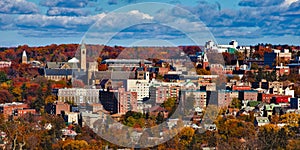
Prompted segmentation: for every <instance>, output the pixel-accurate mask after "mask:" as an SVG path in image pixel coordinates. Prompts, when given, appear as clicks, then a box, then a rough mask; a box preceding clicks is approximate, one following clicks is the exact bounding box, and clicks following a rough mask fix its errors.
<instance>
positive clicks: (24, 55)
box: [22, 50, 27, 64]
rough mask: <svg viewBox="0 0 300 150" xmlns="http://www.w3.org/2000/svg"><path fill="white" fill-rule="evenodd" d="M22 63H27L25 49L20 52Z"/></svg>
mask: <svg viewBox="0 0 300 150" xmlns="http://www.w3.org/2000/svg"><path fill="white" fill-rule="evenodd" d="M22 64H27V54H26V51H25V50H24V51H23V54H22Z"/></svg>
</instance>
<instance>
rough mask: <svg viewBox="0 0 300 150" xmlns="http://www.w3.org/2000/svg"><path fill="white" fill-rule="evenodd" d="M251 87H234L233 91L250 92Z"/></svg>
mask: <svg viewBox="0 0 300 150" xmlns="http://www.w3.org/2000/svg"><path fill="white" fill-rule="evenodd" d="M248 90H251V87H250V86H248V85H232V91H248Z"/></svg>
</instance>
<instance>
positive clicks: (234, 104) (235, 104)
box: [230, 98, 242, 109]
mask: <svg viewBox="0 0 300 150" xmlns="http://www.w3.org/2000/svg"><path fill="white" fill-rule="evenodd" d="M241 107H242V102H241V101H240V100H239V99H237V98H233V99H232V101H231V104H230V108H238V109H241Z"/></svg>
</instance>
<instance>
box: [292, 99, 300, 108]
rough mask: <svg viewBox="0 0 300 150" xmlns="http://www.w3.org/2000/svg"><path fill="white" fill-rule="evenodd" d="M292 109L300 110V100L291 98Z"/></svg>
mask: <svg viewBox="0 0 300 150" xmlns="http://www.w3.org/2000/svg"><path fill="white" fill-rule="evenodd" d="M290 107H291V109H297V110H300V98H291V99H290Z"/></svg>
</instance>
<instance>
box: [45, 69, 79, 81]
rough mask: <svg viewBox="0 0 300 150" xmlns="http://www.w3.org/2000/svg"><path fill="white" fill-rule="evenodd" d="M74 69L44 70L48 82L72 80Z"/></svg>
mask: <svg viewBox="0 0 300 150" xmlns="http://www.w3.org/2000/svg"><path fill="white" fill-rule="evenodd" d="M73 71H74V70H73V69H48V68H45V69H44V76H45V77H46V78H47V79H48V80H53V81H60V80H70V79H72V74H73Z"/></svg>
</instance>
